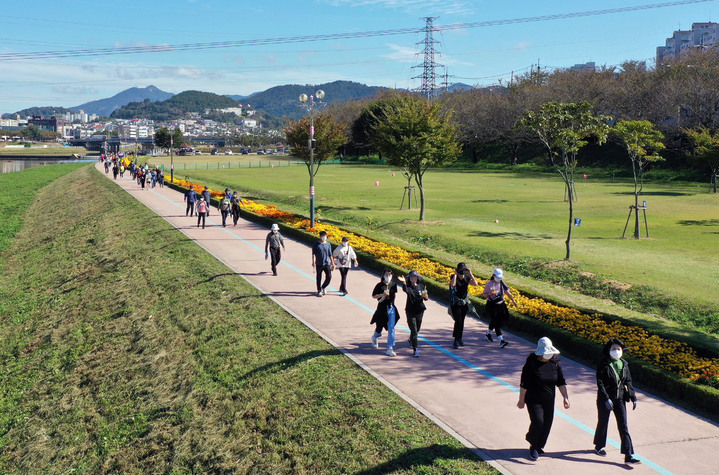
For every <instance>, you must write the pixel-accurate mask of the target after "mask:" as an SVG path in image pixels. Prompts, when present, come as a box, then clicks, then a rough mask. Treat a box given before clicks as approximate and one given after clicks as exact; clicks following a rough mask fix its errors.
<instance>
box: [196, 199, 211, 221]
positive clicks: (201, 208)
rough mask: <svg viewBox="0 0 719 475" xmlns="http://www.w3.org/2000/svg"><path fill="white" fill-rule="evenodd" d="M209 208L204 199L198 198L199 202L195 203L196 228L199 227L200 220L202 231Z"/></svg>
mask: <svg viewBox="0 0 719 475" xmlns="http://www.w3.org/2000/svg"><path fill="white" fill-rule="evenodd" d="M209 209H210V207H209V206H208V205H207V202H206V201H205V198H200V202H199V203H197V227H198V228H199V227H200V220H202V229H205V218H206V217H207V215H208V210H209Z"/></svg>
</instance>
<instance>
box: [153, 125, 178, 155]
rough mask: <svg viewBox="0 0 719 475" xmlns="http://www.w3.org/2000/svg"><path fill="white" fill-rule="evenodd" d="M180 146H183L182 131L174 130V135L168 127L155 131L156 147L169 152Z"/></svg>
mask: <svg viewBox="0 0 719 475" xmlns="http://www.w3.org/2000/svg"><path fill="white" fill-rule="evenodd" d="M170 138H172V140H170ZM180 145H182V131H181V130H180V129H172V133H170V131H169V130H168V129H167V127H163V128H161V129H158V130H157V131H155V146H157V147H160V148H165V149H168V150H169V149H170V148H172V147H179V146H180Z"/></svg>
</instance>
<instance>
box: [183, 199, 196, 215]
mask: <svg viewBox="0 0 719 475" xmlns="http://www.w3.org/2000/svg"><path fill="white" fill-rule="evenodd" d="M188 213H189V214H190V216H192V215H193V214H195V202H194V201H188V202H187V208H185V216H187V214H188Z"/></svg>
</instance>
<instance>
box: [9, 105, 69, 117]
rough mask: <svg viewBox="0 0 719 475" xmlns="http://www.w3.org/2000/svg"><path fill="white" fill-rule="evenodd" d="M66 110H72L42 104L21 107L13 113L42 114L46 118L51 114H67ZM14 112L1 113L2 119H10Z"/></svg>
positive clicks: (22, 114)
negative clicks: (40, 105) (26, 107)
mask: <svg viewBox="0 0 719 475" xmlns="http://www.w3.org/2000/svg"><path fill="white" fill-rule="evenodd" d="M68 112H72V110H70V109H65V108H64V107H54V106H43V107H30V108H28V109H23V110H21V111H17V112H15V114H19V115H20V117H22V118H24V117H31V116H34V115H37V116H42V117H46V118H48V119H49V118H50V117H52V116H58V115H62V114H67V113H68ZM15 114H3V115H2V118H3V119H10V118H14V117H15Z"/></svg>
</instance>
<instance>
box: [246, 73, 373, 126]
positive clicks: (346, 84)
mask: <svg viewBox="0 0 719 475" xmlns="http://www.w3.org/2000/svg"><path fill="white" fill-rule="evenodd" d="M318 89H322V90H323V91H325V98H324V99H323V100H324V102H327V103H332V102H335V101H346V100H349V99H364V98H365V97H368V96H372V95H374V94H376V93H377V92H379V91H381V90H383V89H386V88H383V87H377V86H366V85H364V84H360V83H357V82H352V81H335V82H330V83H325V84H318V85H315V86H313V85H309V84H307V85H304V86H301V85H299V84H288V85H285V86H275V87H271V88H270V89H267V90H266V91H263V92H259V93H257V94H253V95H251V96H247V97H245V98H244V99H243V102H249V104H250V105H251V107H252V109H258V110H261V111H264V112H267V113H268V114H271V115H274V116H277V117H282V116H285V115H286V116H288V117H290V118H298V117H301V116H302V115H303V111H302V109H301V108H300V101H299V96H300V94H307V95H308V96H309V95H310V94H314V93H315V92H316V91H317V90H318ZM243 105H245V106H246V104H243Z"/></svg>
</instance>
